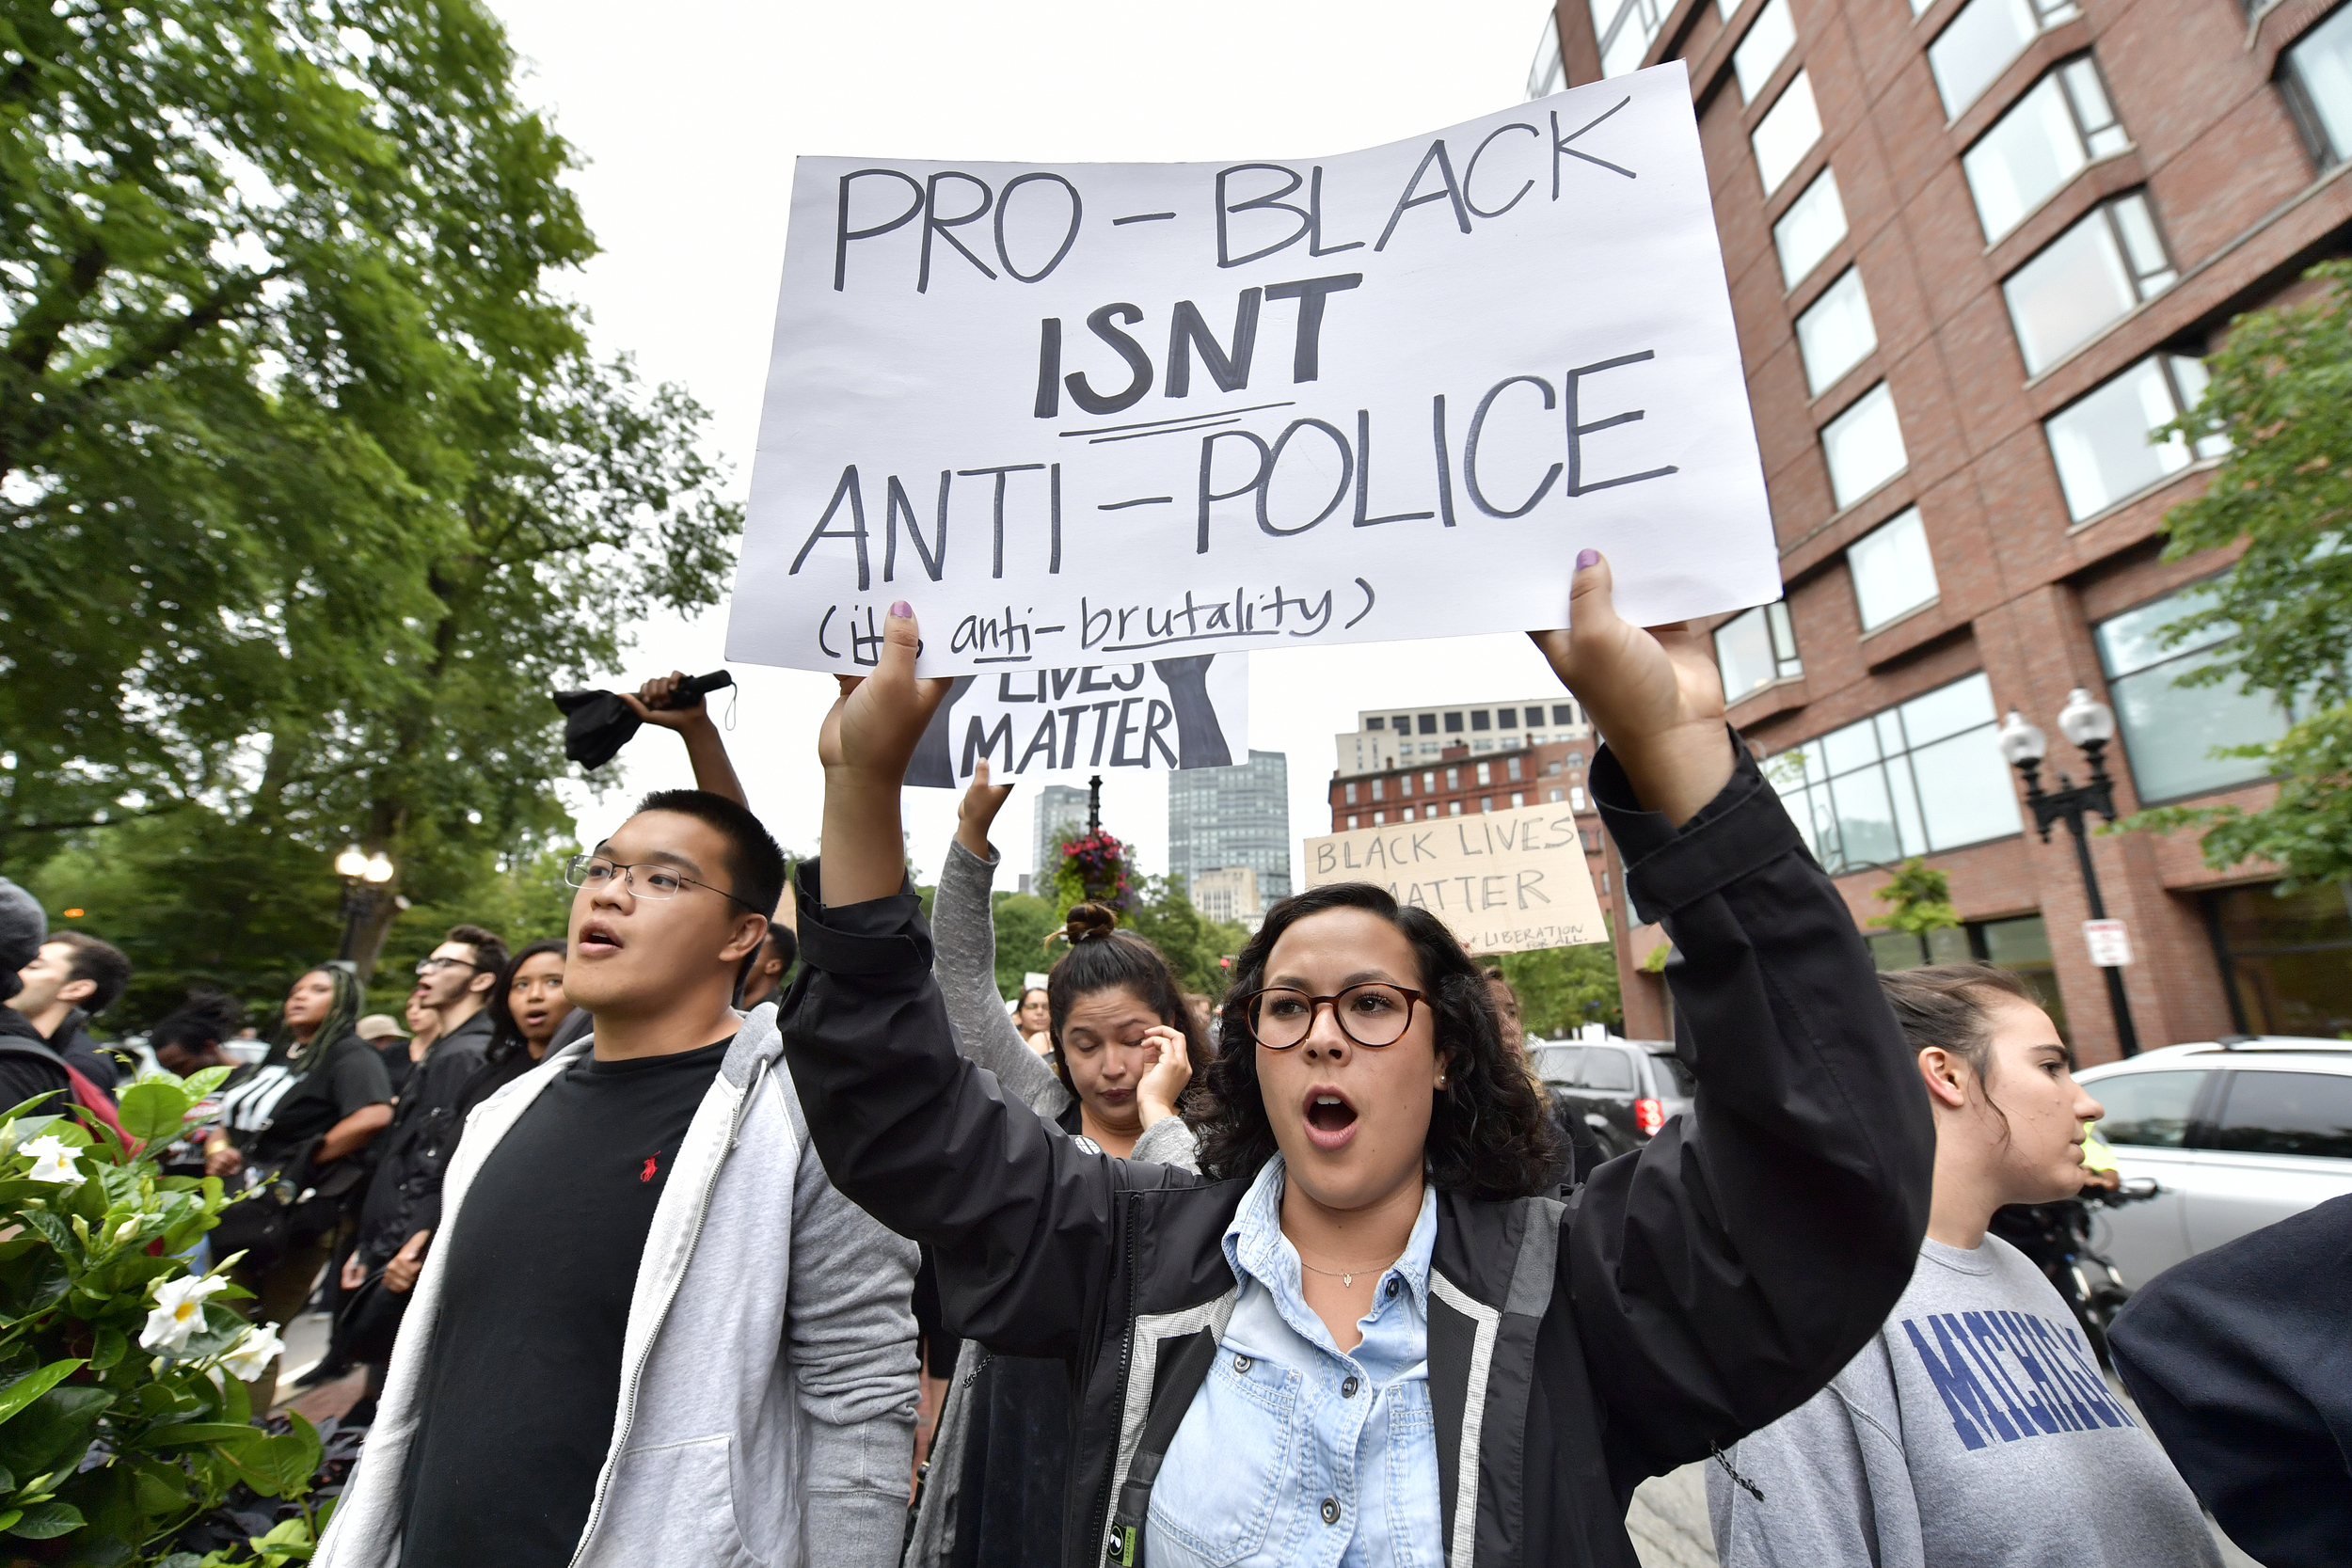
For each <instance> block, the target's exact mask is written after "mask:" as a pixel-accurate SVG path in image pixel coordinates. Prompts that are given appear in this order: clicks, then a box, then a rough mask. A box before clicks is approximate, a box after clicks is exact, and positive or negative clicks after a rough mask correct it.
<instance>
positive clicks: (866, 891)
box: [817, 599, 955, 905]
mask: <svg viewBox="0 0 2352 1568" xmlns="http://www.w3.org/2000/svg"><path fill="white" fill-rule="evenodd" d="M919 639H920V633H919V632H918V631H917V629H916V627H915V624H914V610H913V609H912V608H910V607H909V606H908V604H907V602H906V601H905V600H903V599H901V600H899V601H898V603H897V604H894V605H892V606H891V607H890V614H889V616H888V618H887V619H886V620H885V621H884V623H883V631H882V657H881V661H880V662H879V663H877V664H876V665H875V667H874V673H872V674H870V675H866V676H864V677H862V678H861V677H859V676H854V675H844V676H842V677H840V680H841V695H840V696H839V698H837V699H836V700H835V701H834V705H833V708H832V710H831V711H830V712H828V713H827V714H826V715H825V721H824V724H823V726H822V727H821V728H820V729H819V730H818V733H817V760H818V761H819V762H821V763H822V764H824V768H825V826H824V856H823V863H822V871H821V878H822V882H823V887H824V897H825V902H826V903H827V904H829V905H840V904H862V903H865V902H866V900H868V899H872V898H886V897H888V896H890V895H892V894H895V893H897V892H898V886H899V883H900V882H902V881H903V880H904V879H905V874H906V847H905V844H904V843H903V841H902V840H901V839H900V837H899V816H898V791H899V789H900V788H901V787H902V786H903V784H904V781H905V779H906V772H907V759H908V758H910V757H912V756H913V755H914V747H915V743H916V742H917V741H919V740H921V739H922V738H923V731H924V729H925V728H926V727H927V726H928V725H929V724H930V721H931V714H932V713H933V712H934V711H935V710H936V709H937V708H938V706H939V705H940V703H941V702H942V701H943V700H944V699H945V698H946V695H947V690H948V688H949V687H951V686H953V685H954V684H955V683H954V682H953V681H952V680H947V679H937V680H916V679H915V678H914V653H915V649H916V647H917V645H918V643H919Z"/></svg>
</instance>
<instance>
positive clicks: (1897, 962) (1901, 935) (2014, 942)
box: [1863, 914, 2071, 1039]
mask: <svg viewBox="0 0 2352 1568" xmlns="http://www.w3.org/2000/svg"><path fill="white" fill-rule="evenodd" d="M1863 941H1864V942H1867V943H1868V944H1869V947H1870V958H1871V959H1872V960H1873V961H1874V962H1875V963H1876V964H1877V965H1878V967H1879V968H1881V969H1917V968H1919V967H1920V966H1921V965H1923V964H1964V963H1979V964H1990V965H1992V966H1993V967H1994V969H2006V970H2008V971H2009V972H2010V974H2014V975H2016V976H2017V977H2018V978H2019V979H2020V980H2023V981H2024V982H2025V983H2026V990H2027V991H2029V992H2031V993H2032V995H2033V1000H2034V1004H2035V1006H2039V1007H2040V1008H2041V1009H2042V1011H2043V1012H2045V1013H2048V1014H2049V1015H2050V1022H2052V1023H2055V1024H2057V1025H2058V1037H2059V1038H2061V1039H2067V1038H2071V1037H2069V1036H2068V1035H2067V1033H2066V1004H2065V1001H2064V1000H2063V999H2062V998H2061V997H2060V996H2059V995H2058V965H2057V964H2056V963H2055V962H2053V961H2052V959H2051V958H2050V928H2049V927H2047V926H2046V925H2044V924H2043V923H2042V917H2041V916H2040V915H2038V914H2026V915H2016V916H2013V917H2011V918H2010V919H2007V920H1972V921H1970V922H1968V923H1967V924H1966V925H1965V926H1947V927H1945V928H1944V929H1943V930H1940V931H1929V932H1926V933H1925V934H1918V933H1915V932H1911V931H1885V932H1881V933H1879V934H1877V935H1874V936H1867V937H1865V938H1863Z"/></svg>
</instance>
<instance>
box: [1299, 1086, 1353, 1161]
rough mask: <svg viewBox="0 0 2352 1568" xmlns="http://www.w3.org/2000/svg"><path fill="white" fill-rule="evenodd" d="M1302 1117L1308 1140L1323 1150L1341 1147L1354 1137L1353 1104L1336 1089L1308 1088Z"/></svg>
mask: <svg viewBox="0 0 2352 1568" xmlns="http://www.w3.org/2000/svg"><path fill="white" fill-rule="evenodd" d="M1305 1116H1306V1122H1307V1139H1308V1141H1309V1142H1310V1143H1311V1144H1313V1145H1314V1146H1315V1147H1316V1148H1320V1149H1322V1150H1324V1151H1325V1152H1326V1153H1332V1152H1336V1151H1337V1150H1339V1149H1343V1148H1346V1147H1347V1145H1348V1143H1349V1141H1350V1140H1351V1139H1353V1138H1354V1137H1355V1136H1356V1107H1355V1106H1353V1105H1351V1104H1349V1103H1348V1101H1347V1096H1345V1095H1343V1094H1342V1093H1341V1092H1340V1091H1339V1090H1337V1089H1332V1088H1316V1089H1311V1090H1309V1091H1308V1093H1307V1104H1306V1111H1305Z"/></svg>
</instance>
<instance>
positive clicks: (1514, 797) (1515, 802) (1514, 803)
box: [1511, 789, 1527, 811]
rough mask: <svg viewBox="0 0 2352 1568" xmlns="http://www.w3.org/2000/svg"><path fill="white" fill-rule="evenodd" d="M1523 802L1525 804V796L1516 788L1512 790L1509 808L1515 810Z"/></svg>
mask: <svg viewBox="0 0 2352 1568" xmlns="http://www.w3.org/2000/svg"><path fill="white" fill-rule="evenodd" d="M1525 804H1527V797H1526V796H1525V795H1523V794H1521V793H1520V792H1519V791H1518V790H1516V789H1515V790H1513V791H1512V792H1511V809H1512V810H1513V811H1517V810H1518V809H1519V808H1520V807H1521V806H1523V805H1525Z"/></svg>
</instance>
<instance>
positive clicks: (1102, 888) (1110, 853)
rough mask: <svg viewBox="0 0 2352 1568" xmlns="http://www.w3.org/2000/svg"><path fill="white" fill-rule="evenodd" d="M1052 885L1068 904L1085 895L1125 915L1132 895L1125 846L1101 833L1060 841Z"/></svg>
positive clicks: (1091, 833)
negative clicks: (1059, 858) (1059, 855)
mask: <svg viewBox="0 0 2352 1568" xmlns="http://www.w3.org/2000/svg"><path fill="white" fill-rule="evenodd" d="M1054 886H1055V889H1056V891H1057V892H1060V893H1062V894H1064V895H1065V897H1066V901H1067V902H1069V903H1073V904H1074V903H1076V902H1077V901H1078V900H1079V899H1081V898H1089V899H1092V900H1093V901H1094V902H1096V903H1098V904H1106V905H1108V906H1109V907H1110V908H1111V909H1113V910H1115V911H1118V912H1119V913H1120V914H1122V915H1123V914H1125V913H1126V912H1127V909H1128V905H1129V903H1130V902H1131V900H1132V898H1133V895H1134V890H1133V888H1132V886H1131V885H1130V882H1129V879H1128V876H1127V847H1126V846H1125V845H1123V844H1121V843H1120V842H1119V840H1117V839H1116V838H1113V837H1112V836H1111V835H1110V834H1108V833H1106V832H1090V833H1081V834H1079V835H1078V836H1077V837H1075V838H1070V839H1065V840H1063V841H1062V845H1061V864H1060V865H1059V867H1057V870H1056V872H1055V875H1054Z"/></svg>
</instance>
